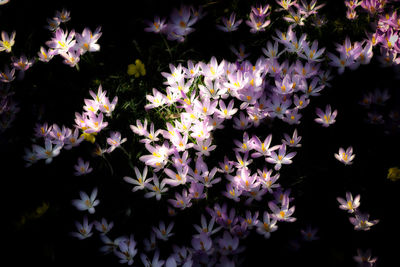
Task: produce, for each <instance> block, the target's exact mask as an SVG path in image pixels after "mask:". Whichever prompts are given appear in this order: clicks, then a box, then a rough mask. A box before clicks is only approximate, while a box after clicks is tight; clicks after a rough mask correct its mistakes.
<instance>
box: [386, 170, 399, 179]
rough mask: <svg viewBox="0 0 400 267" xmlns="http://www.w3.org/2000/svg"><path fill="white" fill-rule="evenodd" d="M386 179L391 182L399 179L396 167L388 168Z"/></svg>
mask: <svg viewBox="0 0 400 267" xmlns="http://www.w3.org/2000/svg"><path fill="white" fill-rule="evenodd" d="M387 178H388V179H389V180H391V181H393V182H395V181H397V180H399V179H400V169H399V168H398V167H393V168H389V170H388V175H387Z"/></svg>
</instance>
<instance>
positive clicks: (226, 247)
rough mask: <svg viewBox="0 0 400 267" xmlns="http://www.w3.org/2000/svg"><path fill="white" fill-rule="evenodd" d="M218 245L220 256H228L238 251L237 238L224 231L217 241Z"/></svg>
mask: <svg viewBox="0 0 400 267" xmlns="http://www.w3.org/2000/svg"><path fill="white" fill-rule="evenodd" d="M218 244H219V246H220V248H221V250H220V252H221V254H222V255H229V254H231V253H234V251H235V250H237V249H238V247H239V237H237V236H235V235H233V236H232V235H231V234H230V233H229V232H228V231H225V232H224V234H223V236H222V238H219V239H218Z"/></svg>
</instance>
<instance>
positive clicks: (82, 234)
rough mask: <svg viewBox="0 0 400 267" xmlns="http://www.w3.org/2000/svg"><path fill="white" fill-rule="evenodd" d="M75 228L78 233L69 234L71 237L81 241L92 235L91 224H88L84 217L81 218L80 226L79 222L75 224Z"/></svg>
mask: <svg viewBox="0 0 400 267" xmlns="http://www.w3.org/2000/svg"><path fill="white" fill-rule="evenodd" d="M75 226H76V228H77V229H78V232H73V233H71V235H72V236H74V237H77V238H79V239H81V240H82V239H85V238H88V237H90V236H92V235H93V233H92V228H93V223H90V224H89V222H88V218H87V217H86V216H85V217H84V218H83V223H82V224H81V223H80V222H75Z"/></svg>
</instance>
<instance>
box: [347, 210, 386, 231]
mask: <svg viewBox="0 0 400 267" xmlns="http://www.w3.org/2000/svg"><path fill="white" fill-rule="evenodd" d="M349 220H350V222H351V223H352V224H353V225H354V230H363V231H368V230H369V229H371V226H374V225H375V224H377V223H378V222H379V220H373V221H370V220H369V214H367V213H360V212H356V213H355V216H354V217H350V218H349Z"/></svg>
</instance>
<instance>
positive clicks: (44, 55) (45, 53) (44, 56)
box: [37, 46, 54, 62]
mask: <svg viewBox="0 0 400 267" xmlns="http://www.w3.org/2000/svg"><path fill="white" fill-rule="evenodd" d="M37 54H38V57H39V60H40V61H42V62H49V61H50V60H51V59H52V58H53V57H54V50H53V49H49V50H46V48H44V47H43V46H41V47H40V51H39V52H38V53H37Z"/></svg>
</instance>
